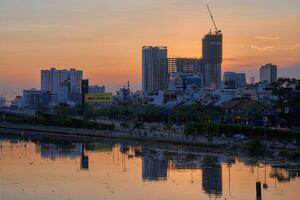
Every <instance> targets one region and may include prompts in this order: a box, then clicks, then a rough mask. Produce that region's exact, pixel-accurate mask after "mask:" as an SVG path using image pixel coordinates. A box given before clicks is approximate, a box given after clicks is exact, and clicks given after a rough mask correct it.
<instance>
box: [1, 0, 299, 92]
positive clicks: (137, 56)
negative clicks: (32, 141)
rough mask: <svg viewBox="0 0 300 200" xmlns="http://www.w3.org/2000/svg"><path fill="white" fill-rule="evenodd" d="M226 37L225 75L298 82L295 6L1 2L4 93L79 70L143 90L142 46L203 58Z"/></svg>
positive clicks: (189, 1)
mask: <svg viewBox="0 0 300 200" xmlns="http://www.w3.org/2000/svg"><path fill="white" fill-rule="evenodd" d="M206 3H209V4H210V5H211V7H212V10H213V13H214V17H215V19H216V23H217V25H218V27H219V28H220V29H221V30H222V32H223V35H224V45H223V48H224V55H223V60H224V61H223V66H222V71H230V70H233V71H240V72H245V73H246V74H247V77H248V78H247V81H249V77H250V76H255V77H256V80H258V79H259V77H258V69H259V67H260V66H261V65H263V64H265V63H274V64H276V65H277V66H278V76H289V77H295V78H299V77H300V69H299V66H300V37H299V35H300V27H299V20H300V13H299V7H300V2H299V1H298V0H287V1H281V0H265V1H258V0H254V1H237V0H226V1H225V0H215V1H201V0H176V1H175V0H164V1H159V0H143V1H141V0H127V1H123V0H111V1H104V0H101V1H98V0H97V1H96V0H89V1H86V0H73V1H58V0H51V1H50V0H44V1H37V0H26V1H18V0H1V1H0V25H1V28H0V52H1V53H0V66H1V67H0V93H4V92H7V93H8V94H12V93H21V91H22V90H23V88H32V87H36V88H39V87H40V69H46V68H50V67H57V68H70V67H75V68H77V69H82V70H83V71H84V76H85V77H86V78H89V79H90V81H91V82H92V83H95V84H104V85H106V86H107V88H108V89H109V90H112V91H115V90H116V88H118V87H120V86H122V85H124V84H126V82H127V80H130V81H131V85H132V87H133V89H134V90H136V89H141V48H142V46H144V45H165V46H168V51H169V55H170V56H178V57H201V55H202V53H201V51H202V50H201V39H202V37H203V35H205V34H206V33H207V32H209V30H210V29H213V25H212V23H211V20H210V18H209V15H208V11H207V9H206V7H205V4H206Z"/></svg>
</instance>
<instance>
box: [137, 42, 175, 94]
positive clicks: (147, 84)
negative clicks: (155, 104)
mask: <svg viewBox="0 0 300 200" xmlns="http://www.w3.org/2000/svg"><path fill="white" fill-rule="evenodd" d="M142 70H143V72H142V74H143V77H142V88H143V92H154V91H159V90H164V89H166V88H167V86H168V80H169V76H168V50H167V47H152V46H145V47H143V50H142Z"/></svg>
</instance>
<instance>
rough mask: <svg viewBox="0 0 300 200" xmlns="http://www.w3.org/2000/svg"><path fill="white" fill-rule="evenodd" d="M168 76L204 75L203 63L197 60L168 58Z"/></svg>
mask: <svg viewBox="0 0 300 200" xmlns="http://www.w3.org/2000/svg"><path fill="white" fill-rule="evenodd" d="M168 71H169V74H171V73H175V72H182V73H197V74H199V73H200V74H203V73H204V63H203V60H202V59H198V58H168Z"/></svg>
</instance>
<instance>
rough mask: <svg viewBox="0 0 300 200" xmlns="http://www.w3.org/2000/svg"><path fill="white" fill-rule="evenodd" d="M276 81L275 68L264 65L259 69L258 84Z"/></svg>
mask: <svg viewBox="0 0 300 200" xmlns="http://www.w3.org/2000/svg"><path fill="white" fill-rule="evenodd" d="M276 81H277V66H276V65H273V64H266V65H263V66H261V68H260V82H266V83H269V84H270V83H274V82H276Z"/></svg>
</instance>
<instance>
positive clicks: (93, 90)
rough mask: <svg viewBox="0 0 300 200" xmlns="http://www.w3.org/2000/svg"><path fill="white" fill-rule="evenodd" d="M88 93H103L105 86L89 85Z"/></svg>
mask: <svg viewBox="0 0 300 200" xmlns="http://www.w3.org/2000/svg"><path fill="white" fill-rule="evenodd" d="M89 93H105V86H104V85H102V86H99V85H91V86H89Z"/></svg>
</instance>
